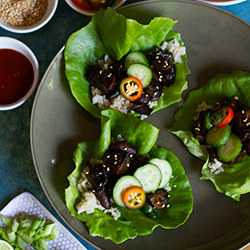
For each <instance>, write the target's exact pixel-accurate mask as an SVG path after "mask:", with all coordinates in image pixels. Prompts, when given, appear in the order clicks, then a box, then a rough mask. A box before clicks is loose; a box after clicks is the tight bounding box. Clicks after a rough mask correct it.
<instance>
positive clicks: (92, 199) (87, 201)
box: [76, 168, 121, 220]
mask: <svg viewBox="0 0 250 250" xmlns="http://www.w3.org/2000/svg"><path fill="white" fill-rule="evenodd" d="M88 171H89V168H85V169H84V170H83V172H82V173H81V178H80V180H79V183H78V190H79V191H80V192H81V194H82V197H81V201H80V202H79V203H78V204H77V205H76V209H77V212H78V214H80V213H83V212H85V213H87V214H91V213H93V212H95V209H100V210H102V211H103V212H104V213H107V214H110V215H111V216H112V217H113V218H114V219H115V220H117V219H118V218H119V217H120V216H121V213H120V211H119V209H118V208H116V207H111V208H110V209H106V208H104V207H103V206H102V205H101V203H100V202H99V200H98V199H97V198H96V196H95V194H94V193H93V192H91V191H90V190H91V188H92V185H91V183H90V182H89V181H88V179H87V178H86V173H87V172H88Z"/></svg>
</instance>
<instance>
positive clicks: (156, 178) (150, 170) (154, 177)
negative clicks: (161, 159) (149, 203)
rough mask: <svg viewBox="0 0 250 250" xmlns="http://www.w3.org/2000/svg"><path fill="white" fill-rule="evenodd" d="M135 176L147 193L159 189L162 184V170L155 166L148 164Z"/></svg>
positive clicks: (136, 172) (139, 169)
mask: <svg viewBox="0 0 250 250" xmlns="http://www.w3.org/2000/svg"><path fill="white" fill-rule="evenodd" d="M134 176H135V177H136V178H137V179H138V180H139V181H140V182H141V184H142V188H143V190H144V191H145V193H151V192H153V191H155V190H157V189H158V188H159V185H160V183H161V178H162V175H161V170H160V169H159V168H158V167H157V166H155V165H154V164H151V163H148V164H146V165H144V166H142V167H139V168H138V169H137V170H136V171H135V173H134Z"/></svg>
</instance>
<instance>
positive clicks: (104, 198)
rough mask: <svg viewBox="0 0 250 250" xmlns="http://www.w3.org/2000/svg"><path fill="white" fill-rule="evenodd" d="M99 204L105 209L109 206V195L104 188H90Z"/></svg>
mask: <svg viewBox="0 0 250 250" xmlns="http://www.w3.org/2000/svg"><path fill="white" fill-rule="evenodd" d="M92 192H93V193H94V194H95V196H96V199H98V200H99V201H100V203H101V205H102V206H103V207H105V208H107V209H109V208H111V202H110V196H109V194H108V192H107V191H106V190H105V189H102V188H97V189H94V190H92Z"/></svg>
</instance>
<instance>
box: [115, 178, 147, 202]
mask: <svg viewBox="0 0 250 250" xmlns="http://www.w3.org/2000/svg"><path fill="white" fill-rule="evenodd" d="M132 186H140V187H142V184H141V182H140V181H139V180H138V179H137V178H136V177H135V176H131V175H124V176H122V177H121V178H120V179H118V181H117V182H116V184H115V186H114V188H113V199H114V201H115V202H116V203H117V204H118V205H119V206H121V207H125V205H124V203H123V201H122V194H123V191H124V190H125V189H127V188H129V187H132Z"/></svg>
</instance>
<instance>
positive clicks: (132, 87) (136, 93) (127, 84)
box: [120, 76, 143, 101]
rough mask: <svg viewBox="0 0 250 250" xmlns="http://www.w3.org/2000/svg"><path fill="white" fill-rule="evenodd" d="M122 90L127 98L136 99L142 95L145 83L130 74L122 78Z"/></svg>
mask: <svg viewBox="0 0 250 250" xmlns="http://www.w3.org/2000/svg"><path fill="white" fill-rule="evenodd" d="M120 91H121V94H122V95H123V96H124V97H125V98H126V99H128V100H129V101H135V100H137V99H139V98H140V96H141V95H142V91H143V85H142V83H141V81H140V80H139V79H138V78H136V77H133V76H130V77H127V78H125V79H123V80H122V82H121V84H120Z"/></svg>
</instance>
